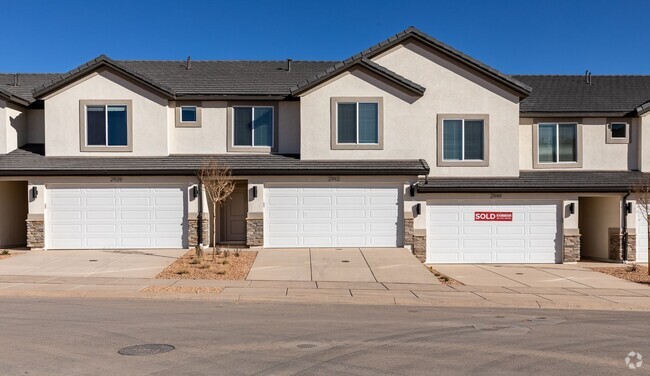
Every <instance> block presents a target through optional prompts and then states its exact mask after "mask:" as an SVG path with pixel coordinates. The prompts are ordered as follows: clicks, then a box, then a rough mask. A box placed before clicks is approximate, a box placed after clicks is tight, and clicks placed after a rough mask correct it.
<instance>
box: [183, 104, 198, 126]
mask: <svg viewBox="0 0 650 376" xmlns="http://www.w3.org/2000/svg"><path fill="white" fill-rule="evenodd" d="M194 122H196V106H181V123H194Z"/></svg>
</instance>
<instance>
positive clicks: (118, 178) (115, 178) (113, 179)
mask: <svg viewBox="0 0 650 376" xmlns="http://www.w3.org/2000/svg"><path fill="white" fill-rule="evenodd" d="M110 182H111V183H121V182H122V177H121V176H111V179H110Z"/></svg>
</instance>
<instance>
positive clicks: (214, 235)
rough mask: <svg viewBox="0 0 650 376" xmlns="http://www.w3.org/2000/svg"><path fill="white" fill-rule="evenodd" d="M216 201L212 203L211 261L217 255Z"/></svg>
mask: <svg viewBox="0 0 650 376" xmlns="http://www.w3.org/2000/svg"><path fill="white" fill-rule="evenodd" d="M217 216H218V215H217V203H216V202H213V203H212V261H214V260H215V257H216V255H217Z"/></svg>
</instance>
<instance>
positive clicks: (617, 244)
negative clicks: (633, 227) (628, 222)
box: [609, 228, 636, 261]
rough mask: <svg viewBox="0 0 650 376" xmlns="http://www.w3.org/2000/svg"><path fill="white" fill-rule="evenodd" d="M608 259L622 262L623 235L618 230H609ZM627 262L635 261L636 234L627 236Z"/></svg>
mask: <svg viewBox="0 0 650 376" xmlns="http://www.w3.org/2000/svg"><path fill="white" fill-rule="evenodd" d="M609 259H610V260H614V261H623V233H621V232H620V230H619V229H618V228H610V229H609ZM627 261H636V233H634V232H633V231H630V232H628V234H627Z"/></svg>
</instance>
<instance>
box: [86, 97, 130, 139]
mask: <svg viewBox="0 0 650 376" xmlns="http://www.w3.org/2000/svg"><path fill="white" fill-rule="evenodd" d="M131 115H132V114H131V101H130V100H123V101H122V100H108V101H80V102H79V117H80V122H79V123H80V124H79V128H80V129H79V135H80V140H79V141H80V149H81V151H131V150H132V145H131Z"/></svg>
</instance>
